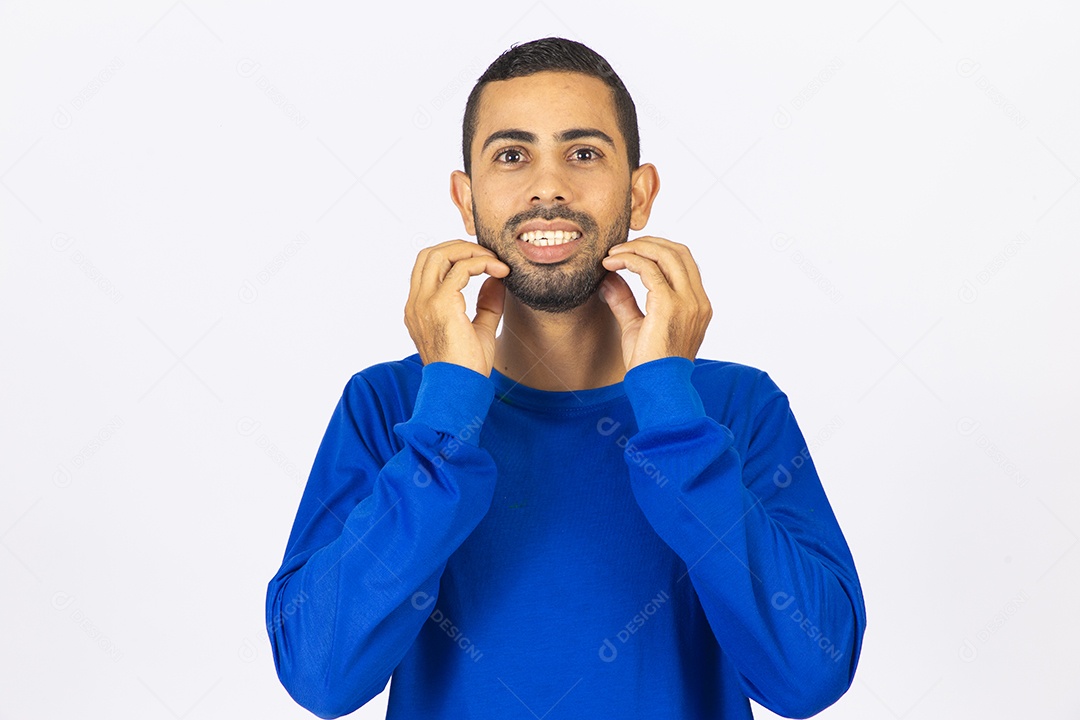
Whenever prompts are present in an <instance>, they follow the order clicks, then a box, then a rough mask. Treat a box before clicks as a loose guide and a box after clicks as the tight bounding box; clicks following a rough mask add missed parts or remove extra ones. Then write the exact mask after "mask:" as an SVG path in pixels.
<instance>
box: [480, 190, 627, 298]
mask: <svg viewBox="0 0 1080 720" xmlns="http://www.w3.org/2000/svg"><path fill="white" fill-rule="evenodd" d="M630 202H631V196H630V192H629V191H627V193H626V205H625V207H624V208H623V212H622V213H621V214H620V215H619V217H618V218H616V219H615V222H614V223H612V225H611V226H610V227H609V228H608V229H607V232H606V233H605V235H604V236H603V237H600V235H599V233H598V228H597V224H596V221H595V220H593V219H592V216H591V215H588V214H587V213H584V212H581V211H579V210H571V209H569V208H564V207H558V206H556V207H536V208H533V209H532V210H526V211H525V212H521V213H518V214H517V215H514V216H513V217H511V218H510V219H509V220H507V221H506V224H505V225H504V226H503V229H502V238H503V240H502V242H503V247H504V248H508V247H509V246H510V245H514V244H515V243H517V236H516V234H515V233H514V230H515V229H516V228H518V227H520V226H521V225H522V223H525V222H528V221H529V220H537V219H540V220H548V221H551V220H555V219H556V218H558V219H562V220H569V221H570V222H573V223H577V225H578V227H580V228H581V230H582V235H581V243H582V247H580V248H578V250H577V251H576V252H575V253H574V254H573V255H571V256H570V257H568V258H567V259H565V260H562V261H560V262H557V263H533V262H530V261H529V260H528V259H526V258H524V257H523V256H522V255H521V253H520V252H516V248H515V251H514V252H511V251H509V250H506V251H504V252H500V250H499V243H498V237H497V236H496V234H495V233H494V232H493V231H492V230H491V228H488V227H485V226H484V225H483V223H481V222H480V215H479V213H477V211H476V202H475V201H474V202H473V218H474V219H475V221H476V241H477V243H479V244H480V245H481V246H482V247H486V248H487V249H488V250H491V251H492V252H494V253H495V254H496V255H497V256H498V258H499V259H500V260H502V261H503V262H504V263H506V264H507V265H509V266H510V274H509V275H507V276H506V277H504V278H503V279H502V282H503V285H504V286H506V289H507V291H509V292H510V293H511V294H512V295H513V296H514V297H516V298H517V299H518V300H520V301H521V302H522V303H523V304H525V305H527V306H528V307H530V308H532V309H533V310H541V311H543V312H550V313H561V312H567V311H569V310H573V309H574V308H576V307H578V306H579V305H581V304H582V303H584V302H585V301H586V300H588V299H589V298H590V297H592V296H593V294H594V293H596V291H597V290H598V289H599V288H600V283H601V282H602V281H603V279H604V276H605V275H607V273H608V270H607V269H606V268H605V267H604V266H603V265H601V264H600V261H601V260H603V259H604V258H605V257H607V253H608V250H610V249H611V248H612V247H614V246H615V245H618V244H619V243H621V242H625V241H626V239H627V237H628V235H629V232H630ZM589 242H599V243H601V245H600V247H599V248H597V247H595V246H593V247H589V246H587V245H586V243H589Z"/></svg>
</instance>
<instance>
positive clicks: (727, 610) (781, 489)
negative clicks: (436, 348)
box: [266, 354, 866, 720]
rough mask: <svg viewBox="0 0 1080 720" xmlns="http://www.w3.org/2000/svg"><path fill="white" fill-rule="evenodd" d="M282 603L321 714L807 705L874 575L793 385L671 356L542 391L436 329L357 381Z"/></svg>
mask: <svg viewBox="0 0 1080 720" xmlns="http://www.w3.org/2000/svg"><path fill="white" fill-rule="evenodd" d="M266 620H267V630H268V632H269V636H270V643H271V645H272V647H273V655H274V663H275V666H276V668H277V673H278V677H279V678H280V680H281V682H282V684H283V685H284V686H285V688H286V689H287V690H288V692H289V694H290V695H291V696H292V697H293V698H294V699H295V700H296V701H297V702H298V703H300V705H302V706H303V707H305V708H307V709H308V710H310V711H311V712H313V713H314V714H316V715H318V716H319V717H323V718H332V717H339V716H341V715H345V714H347V713H350V712H352V711H354V710H356V709H357V708H359V707H360V706H361V705H363V704H364V703H366V702H367V701H368V700H370V699H371V698H373V697H375V696H376V695H378V694H379V693H380V692H382V690H383V689H384V688H385V687H386V683H387V682H388V681H389V679H390V676H391V674H393V678H394V679H393V682H392V683H391V685H390V697H389V704H388V713H387V717H388V718H390V719H391V720H402V719H405V718H466V717H467V718H488V717H490V718H500V719H503V720H507V719H510V718H523V719H525V720H528V719H530V718H532V719H535V718H536V717H542V718H545V720H561V719H563V718H597V717H605V718H650V720H656V719H657V718H710V719H712V720H720V719H724V720H733V719H736V718H737V719H739V720H743V719H749V718H751V717H752V715H751V710H750V704H749V702H748V700H747V697H750V698H753V699H754V700H755V701H757V702H759V703H761V704H762V705H764V706H765V707H767V708H769V709H770V710H772V711H773V712H775V713H777V714H779V715H783V716H786V717H798V718H804V717H809V716H810V715H813V714H815V713H817V712H819V711H821V710H822V709H823V708H825V707H827V706H828V705H830V704H832V703H833V702H835V701H836V700H837V698H839V697H840V696H841V695H842V694H843V693H844V692H845V691H846V690H847V689H848V687H849V686H850V684H851V681H852V678H853V675H854V673H855V667H856V664H857V662H858V658H859V650H860V647H861V645H862V637H863V630H864V628H865V625H866V615H865V608H864V604H863V598H862V591H861V588H860V585H859V579H858V576H857V575H856V571H855V566H854V562H853V560H852V557H851V553H850V551H849V550H848V547H847V544H846V542H845V540H844V537H843V535H842V534H841V531H840V527H839V525H838V524H837V521H836V518H835V516H834V514H833V511H832V509H831V507H830V506H829V502H828V500H827V499H826V497H825V492H824V490H823V489H822V486H821V482H820V481H819V479H818V476H817V471H816V469H815V467H814V463H813V461H812V460H811V458H810V454H809V452H808V450H807V445H806V441H805V440H804V439H803V436H802V433H801V432H800V430H799V427H798V425H797V424H796V421H795V417H794V416H793V414H792V412H791V409H790V407H789V404H788V398H787V396H786V395H785V394H784V393H783V392H782V391H781V390H780V389H779V388H778V387H777V386H776V384H775V383H774V382H773V381H772V379H771V378H770V377H769V376H768V374H766V373H765V372H762V371H761V370H757V369H755V368H752V367H749V366H746V365H740V364H737V363H731V362H720V361H713V360H705V359H697V360H695V361H690V360H688V359H686V358H679V357H667V358H661V359H657V360H653V361H651V362H647V363H643V364H641V365H638V366H636V367H634V368H632V369H630V370H629V371H628V372H627V373H626V375H625V378H624V379H623V381H622V382H621V383H617V384H615V385H609V386H606V387H601V388H593V389H587V390H574V391H564V392H548V391H542V390H537V389H535V388H530V387H526V386H524V385H520V384H517V383H515V382H514V381H513V380H511V379H509V378H508V377H506V376H504V375H502V374H501V373H500V372H498V371H497V370H493V371H492V373H491V376H490V377H485V376H484V375H482V374H480V373H478V372H476V371H474V370H470V369H468V368H465V367H463V366H460V365H455V364H452V363H446V362H433V363H429V364H427V365H424V364H423V363H422V362H421V360H420V357H419V355H418V354H414V355H411V356H409V357H406V358H404V359H402V360H400V361H396V362H386V363H381V364H377V365H373V366H371V367H369V368H367V369H365V370H363V371H361V372H359V373H357V374H355V375H354V376H353V377H352V378H351V379H350V380H349V382H348V383H347V384H346V386H345V389H344V392H343V393H342V396H341V400H340V401H339V402H338V405H337V409H336V410H335V412H334V414H333V416H332V417H331V419H330V423H329V427H328V428H327V430H326V434H325V436H324V437H323V440H322V443H321V445H320V447H319V450H318V453H317V455H316V457H315V462H314V465H313V467H312V470H311V475H310V478H309V479H308V482H307V486H306V488H305V490H304V493H303V497H302V499H301V501H300V507H299V510H298V512H297V514H296V521H295V523H294V524H293V528H292V533H291V534H290V536H289V540H288V545H287V547H286V550H285V557H284V561H283V563H282V565H281V569H280V570H279V571H278V572H277V574H276V575H275V576H274V578H273V579H272V580H271V581H270V583H269V587H268V588H267V596H266Z"/></svg>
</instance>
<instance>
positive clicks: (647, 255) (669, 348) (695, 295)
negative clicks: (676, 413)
mask: <svg viewBox="0 0 1080 720" xmlns="http://www.w3.org/2000/svg"><path fill="white" fill-rule="evenodd" d="M601 264H603V266H604V267H605V268H607V269H608V270H610V271H611V272H610V273H608V276H607V277H606V278H604V281H603V283H602V284H601V286H600V293H601V295H600V297H601V298H603V299H604V302H606V303H607V305H608V307H609V308H611V312H612V314H613V315H614V316H615V319H616V320H617V321H618V323H619V327H620V328H621V330H622V351H623V360H624V361H625V363H626V369H627V370H629V369H630V368H632V367H635V366H637V365H641V364H642V363H646V362H649V361H650V360H657V359H659V358H663V357H684V358H688V359H689V360H693V359H694V358H696V357H697V351H698V348H700V347H701V343H702V341H703V340H704V339H705V329H706V328H707V327H708V325H709V320H711V319H712V305H710V303H709V298H708V296H707V295H706V294H705V288H704V287H703V286H702V284H701V275H700V273H699V272H698V266H697V263H696V262H694V258H693V256H691V255H690V250H689V249H688V248H687V247H686V246H685V245H681V244H679V243H677V242H672V241H670V240H665V239H664V238H658V237H651V236H645V237H639V238H637V239H635V240H630V241H628V242H625V243H620V244H619V245H616V246H615V247H613V248H611V250H609V251H608V255H607V257H605V258H604V259H603V260H602V261H601ZM621 269H626V270H629V271H630V272H632V273H636V274H637V275H638V277H640V278H641V282H642V284H643V285H644V286H645V289H646V290H648V291H649V292H648V295H647V296H646V298H645V313H642V312H641V310H640V308H638V304H637V301H636V300H635V299H634V293H633V291H631V289H630V286H629V285H628V284H627V283H626V280H624V279H623V278H621V277H619V275H617V274H616V273H615V272H614V271H615V270H621ZM605 295H606V297H605Z"/></svg>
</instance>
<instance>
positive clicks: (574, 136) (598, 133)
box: [557, 128, 615, 148]
mask: <svg viewBox="0 0 1080 720" xmlns="http://www.w3.org/2000/svg"><path fill="white" fill-rule="evenodd" d="M582 138H597V139H600V140H603V141H604V142H606V143H607V144H608V145H610V146H611V147H613V148H614V147H615V141H614V140H612V139H611V136H610V135H608V134H607V133H606V132H604V131H603V130H597V129H596V128H573V129H572V130H563V131H562V132H561V133H559V134H558V136H557V139H558V141H559V142H570V141H571V140H581V139H582Z"/></svg>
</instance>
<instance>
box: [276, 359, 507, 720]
mask: <svg viewBox="0 0 1080 720" xmlns="http://www.w3.org/2000/svg"><path fill="white" fill-rule="evenodd" d="M422 373H423V374H422V379H421V383H420V388H419V392H418V394H417V398H416V404H415V407H414V412H413V414H412V417H411V419H410V420H408V421H407V422H402V423H397V424H395V425H393V433H394V434H395V435H396V436H397V437H398V438H399V439H400V441H401V442H403V443H404V447H403V448H402V449H401V450H400V451H399V452H398V453H397V454H395V455H393V457H391V458H390V459H389V461H388V462H386V463H385V465H384V464H383V463H382V461H381V460H380V459H379V457H378V455H379V453H378V452H377V450H376V449H375V448H376V446H377V445H379V444H381V445H383V446H388V445H389V444H390V443H389V442H388V441H387V439H386V436H387V433H388V427H387V424H386V419H385V418H384V417H383V414H382V411H381V408H380V405H379V403H378V401H377V398H376V396H375V393H374V391H373V389H372V387H371V385H370V384H369V383H368V381H367V380H366V379H365V378H364V376H363V374H362V373H358V374H357V375H355V376H353V378H352V379H351V380H350V381H349V383H348V384H347V385H346V387H345V390H344V392H343V393H342V397H341V400H340V401H339V403H338V405H337V409H336V410H335V412H334V415H333V417H332V418H331V420H330V423H329V426H328V427H327V430H326V434H325V436H324V437H323V440H322V444H321V445H320V447H319V451H318V453H317V455H316V458H315V462H314V465H313V467H312V470H311V475H310V477H309V479H308V483H307V486H306V488H305V490H304V494H303V498H302V499H301V501H300V507H299V510H298V512H297V514H296V520H295V522H294V524H293V529H292V533H291V535H290V537H289V541H288V546H287V548H286V551H285V558H284V561H283V563H282V565H281V569H280V570H279V571H278V572H277V574H276V575H275V576H274V578H273V579H272V580H271V581H270V583H269V586H268V588H267V594H266V622H267V632H268V633H269V636H270V643H271V645H272V647H273V654H274V664H275V666H276V668H277V673H278V677H279V678H280V680H281V682H282V684H283V685H284V686H285V688H286V689H287V690H288V691H289V694H290V695H291V696H292V697H293V698H294V699H295V700H296V701H297V702H298V703H299V704H300V705H302V706H303V707H305V708H307V709H308V710H310V711H311V712H313V713H315V714H316V715H318V716H319V717H324V718H330V717H339V716H341V715H345V714H347V713H350V712H352V711H354V710H356V709H357V708H358V707H360V706H361V705H363V704H364V703H366V702H367V701H368V700H370V699H371V698H373V697H374V696H375V695H378V694H379V693H380V692H381V691H382V690H383V688H385V687H386V683H387V681H388V680H389V679H390V675H391V673H392V672H393V670H394V668H395V667H397V665H398V664H399V663H400V662H401V660H402V658H403V657H404V656H405V654H406V652H408V650H409V648H410V647H411V645H412V644H413V641H414V640H415V639H416V636H417V635H418V634H419V632H420V629H421V628H422V626H423V623H424V621H425V620H426V619H427V618H428V616H429V615H430V613H431V609H432V607H433V606H434V603H435V599H436V598H437V597H438V591H439V579H440V577H441V576H442V572H443V569H444V568H445V566H446V562H447V559H448V558H449V556H450V555H451V554H452V553H453V552H454V551H455V550H456V549H457V548H458V546H460V545H461V543H462V542H463V541H464V540H465V539H466V538H467V537H468V536H469V534H470V533H471V532H472V530H473V529H474V528H475V527H476V525H477V524H478V523H479V522H480V521H481V519H483V517H484V515H485V514H486V513H487V511H488V508H489V506H490V504H491V498H492V496H493V494H494V491H495V483H496V469H495V464H494V461H493V460H492V458H491V456H490V455H489V454H488V453H487V451H485V450H482V449H480V448H479V447H478V442H479V434H480V433H479V431H478V430H477V423H482V422H483V420H484V418H485V417H486V415H487V411H488V408H489V406H490V404H491V401H492V399H493V397H494V386H493V385H492V384H491V381H490V379H488V378H487V377H485V376H483V375H481V374H480V373H477V372H475V371H473V370H470V369H468V368H465V367H461V366H459V365H456V364H452V363H447V362H435V363H431V364H428V365H425V366H424V368H423V371H422ZM466 430H467V432H463V431H466ZM380 437H381V438H382V442H381V443H377V442H376V439H377V438H380Z"/></svg>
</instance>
